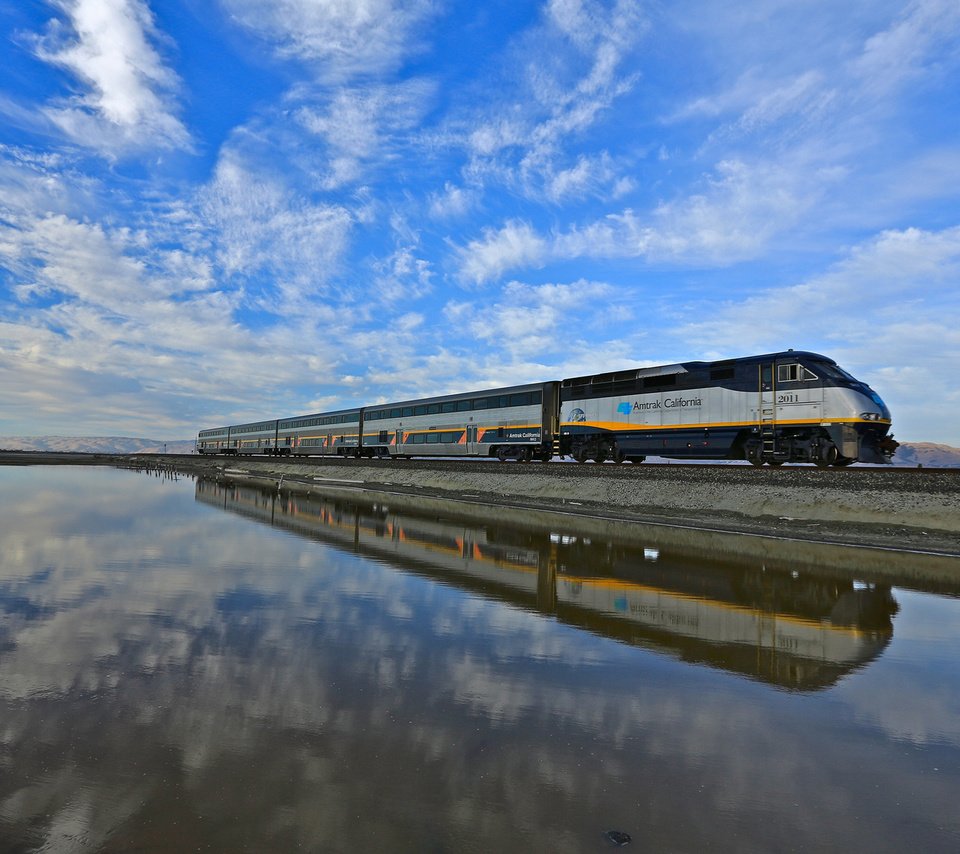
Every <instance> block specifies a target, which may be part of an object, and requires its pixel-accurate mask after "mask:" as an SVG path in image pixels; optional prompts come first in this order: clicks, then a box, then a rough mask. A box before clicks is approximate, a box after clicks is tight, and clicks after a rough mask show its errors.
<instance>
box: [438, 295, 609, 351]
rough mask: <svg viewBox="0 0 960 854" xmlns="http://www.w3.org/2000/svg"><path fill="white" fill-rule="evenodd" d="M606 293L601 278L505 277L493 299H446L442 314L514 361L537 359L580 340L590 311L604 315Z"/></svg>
mask: <svg viewBox="0 0 960 854" xmlns="http://www.w3.org/2000/svg"><path fill="white" fill-rule="evenodd" d="M612 296H613V289H612V288H611V287H610V286H609V285H606V284H604V283H601V282H588V281H582V280H581V281H578V282H573V283H571V284H547V285H529V284H526V283H523V282H509V283H507V285H506V286H505V287H504V289H503V292H502V294H501V295H500V297H499V298H498V299H496V300H495V301H490V300H484V301H483V302H482V303H479V304H471V303H466V302H462V301H455V302H451V303H448V304H447V306H446V307H445V308H444V316H445V317H446V318H447V319H448V320H449V321H450V322H451V324H452V325H455V326H456V328H458V329H461V330H464V331H466V332H469V334H470V335H471V336H472V337H473V338H474V339H476V340H477V341H478V342H479V341H482V342H485V343H486V344H487V345H488V346H491V347H492V348H494V349H495V350H498V351H502V352H503V353H504V354H506V355H507V357H508V358H510V359H512V360H514V361H515V362H516V361H522V360H537V361H541V362H542V361H543V360H546V359H551V358H556V357H557V356H562V355H566V354H567V353H568V352H569V351H571V350H575V349H577V348H578V346H581V345H583V344H584V341H585V338H584V334H585V333H586V331H587V328H588V326H589V325H590V323H591V322H595V321H596V317H595V315H597V314H599V315H600V316H601V317H603V318H605V319H608V311H607V307H608V305H609V303H610V300H611V297H612ZM620 320H622V318H618V321H620Z"/></svg>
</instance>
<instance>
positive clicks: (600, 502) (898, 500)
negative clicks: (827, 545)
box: [0, 454, 960, 555]
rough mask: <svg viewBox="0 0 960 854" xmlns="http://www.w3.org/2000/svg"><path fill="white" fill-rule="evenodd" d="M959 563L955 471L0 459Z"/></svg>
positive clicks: (959, 494)
mask: <svg viewBox="0 0 960 854" xmlns="http://www.w3.org/2000/svg"><path fill="white" fill-rule="evenodd" d="M17 463H19V464H28V465H29V464H39V463H46V464H51V463H54V464H55V463H60V464H74V465H76V464H88V465H89V464H93V465H121V466H125V467H155V466H167V467H171V468H175V469H177V470H179V471H183V472H190V473H196V474H208V475H211V476H216V477H218V478H221V479H222V478H229V479H234V480H240V481H242V480H252V481H254V482H260V483H268V482H279V481H280V479H281V478H283V483H284V487H285V488H293V489H301V490H311V491H318V492H327V493H334V492H338V493H342V492H344V491H347V492H350V491H354V492H355V491H357V490H364V491H365V492H379V493H387V494H403V495H406V496H407V497H408V499H409V500H416V499H417V498H418V497H419V498H421V499H426V498H428V497H429V498H432V499H452V500H460V501H467V502H470V503H471V504H474V505H475V504H478V503H479V504H482V505H487V506H489V507H491V508H497V509H499V510H500V511H501V512H502V511H503V510H504V508H507V509H508V508H511V507H522V508H527V509H535V510H552V511H557V510H559V511H562V512H564V513H565V514H567V515H582V516H590V517H594V518H604V519H610V520H623V521H646V522H653V523H661V524H665V523H666V524H671V525H684V526H690V527H694V528H701V529H702V528H707V529H714V530H720V531H739V532H744V533H752V534H766V535H773V536H780V537H790V538H796V539H801V540H803V539H806V540H821V541H830V542H836V543H845V544H855V545H864V546H879V547H884V548H898V549H902V548H906V549H915V550H919V551H934V552H939V553H941V554H948V555H960V470H956V469H922V470H918V469H897V468H856V467H854V468H852V469H846V470H838V469H825V470H821V469H816V468H813V467H806V466H793V467H791V466H785V467H783V468H779V469H769V468H763V469H754V468H752V467H750V466H696V465H676V464H671V465H656V464H654V465H650V464H646V465H639V466H634V465H623V466H615V465H611V464H606V465H602V466H598V465H594V464H587V465H577V464H567V463H552V464H549V465H545V464H542V463H531V464H527V465H520V464H517V463H495V462H485V461H475V460H471V461H453V460H443V461H428V460H384V461H358V460H330V459H321V460H295V461H289V462H288V461H280V460H270V459H266V458H257V459H251V458H237V459H231V458H215V457H197V456H172V455H171V456H166V457H163V456H159V455H143V456H108V455H100V454H95V455H77V454H64V455H56V454H0V464H17Z"/></svg>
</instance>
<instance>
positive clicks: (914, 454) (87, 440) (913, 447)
mask: <svg viewBox="0 0 960 854" xmlns="http://www.w3.org/2000/svg"><path fill="white" fill-rule="evenodd" d="M195 447H196V444H195V442H194V440H193V439H169V440H166V441H162V440H157V439H138V438H132V437H126V436H7V437H0V450H6V451H56V452H60V453H84V454H163V453H167V454H192V453H193V452H194V448H195ZM893 464H894V465H895V466H912V467H915V466H918V465H922V466H923V467H924V468H960V448H954V447H953V446H952V445H941V444H937V443H935V442H904V443H903V444H901V445H900V447H899V448H898V449H897V453H896V455H895V456H894V458H893Z"/></svg>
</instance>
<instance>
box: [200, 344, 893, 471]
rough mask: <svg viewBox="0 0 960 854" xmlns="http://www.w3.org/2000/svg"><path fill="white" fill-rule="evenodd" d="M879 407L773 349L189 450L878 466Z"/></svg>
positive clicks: (359, 413)
mask: <svg viewBox="0 0 960 854" xmlns="http://www.w3.org/2000/svg"><path fill="white" fill-rule="evenodd" d="M890 426H891V419H890V411H889V410H888V409H887V406H886V404H884V402H883V400H882V399H881V398H880V396H879V395H878V394H877V393H876V392H875V391H874V390H873V389H871V388H870V387H869V386H868V385H867V384H866V383H864V382H861V381H860V380H858V379H856V378H855V377H853V376H851V375H850V374H849V373H847V372H846V371H844V370H843V369H842V368H841V367H839V366H838V365H837V363H836V362H835V361H834V360H833V359H830V358H828V357H826V356H822V355H820V354H818V353H811V352H807V351H801V350H785V351H782V352H778V353H767V354H764V355H758V356H747V357H743V358H738V359H724V360H720V361H714V362H681V363H677V364H672V365H660V366H657V367H647V368H631V369H630V370H623V371H613V372H609V373H604V374H595V375H590V376H582V377H571V378H568V379H563V380H551V381H547V382H540V383H528V384H524V385H516V386H509V387H505V388H497V389H485V390H480V391H470V392H461V393H459V394H447V395H441V396H437V397H427V398H418V399H416V400H401V401H396V402H394V403H382V404H373V405H370V406H361V407H355V408H352V409H341V410H336V411H332V412H322V413H315V414H312V415H298V416H293V417H289V418H274V419H268V420H264V421H257V422H250V423H247V424H237V425H233V426H228V427H217V428H212V429H207V430H201V431H200V433H199V435H198V437H197V451H198V452H199V453H201V454H229V455H240V454H266V455H272V456H344V457H367V458H372V457H378V458H402V457H412V456H417V457H424V456H434V457H491V456H492V457H497V458H498V459H500V460H502V461H505V460H518V461H521V462H526V461H530V460H534V459H536V460H543V461H547V460H550V459H553V458H555V457H561V458H562V457H571V458H573V459H575V460H576V461H578V462H587V461H588V460H593V461H596V462H598V463H602V462H605V461H607V460H612V461H614V462H618V463H619V462H625V461H631V462H634V463H640V462H643V460H645V459H646V458H647V457H648V456H658V457H666V458H670V459H677V460H747V461H748V462H750V463H752V464H753V465H755V466H762V465H770V466H779V465H782V464H783V463H814V464H816V465H818V466H821V467H826V466H847V465H850V464H851V463H854V462H864V463H889V462H890V458H891V457H892V455H893V453H894V451H895V450H896V448H897V446H898V443H897V442H896V441H894V439H893V436H892V434H890V432H889V431H890Z"/></svg>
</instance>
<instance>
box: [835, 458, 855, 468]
mask: <svg viewBox="0 0 960 854" xmlns="http://www.w3.org/2000/svg"><path fill="white" fill-rule="evenodd" d="M855 462H856V460H854V459H851V458H850V457H838V458H837V461H836V462H835V463H834V465H835V466H836V467H837V468H846V467H847V466H849V465H851V464H853V463H855Z"/></svg>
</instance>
